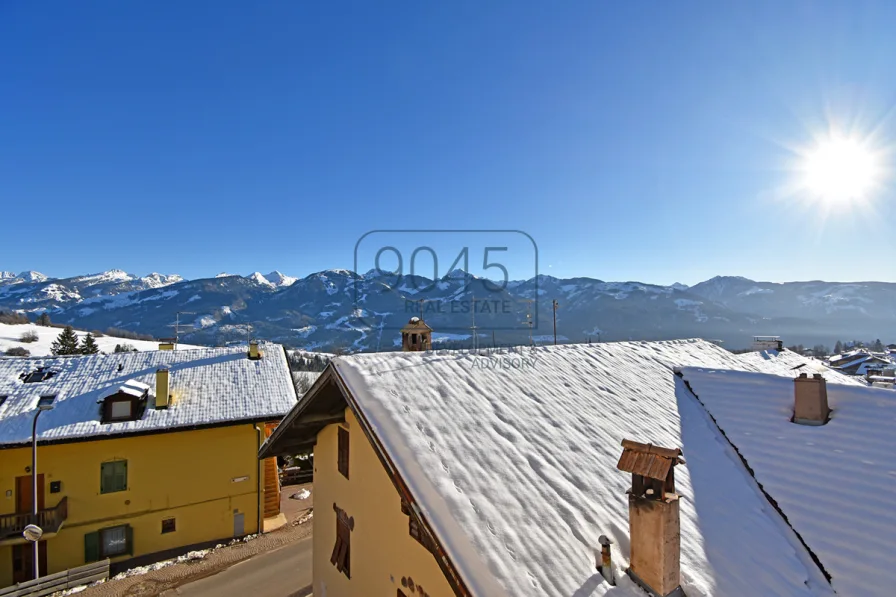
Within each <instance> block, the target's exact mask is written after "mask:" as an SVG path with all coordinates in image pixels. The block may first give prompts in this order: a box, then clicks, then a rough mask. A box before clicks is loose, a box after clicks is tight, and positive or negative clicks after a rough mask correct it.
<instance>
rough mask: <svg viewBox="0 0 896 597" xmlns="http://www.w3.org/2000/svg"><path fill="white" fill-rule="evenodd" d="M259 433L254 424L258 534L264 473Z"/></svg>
mask: <svg viewBox="0 0 896 597" xmlns="http://www.w3.org/2000/svg"><path fill="white" fill-rule="evenodd" d="M261 433H262V431H261V429H260V428H259V427H258V425H256V426H255V443H256V446H255V463H256V464H255V471H256V474H257V475H258V479H257V482H256V483H255V507H256V509H257V510H258V520H257V521H256V524H257V525H258V526H257V530H256V531H255V533H256V534H258V535H261V531H262V526H261V509H262V507H263V506H262V503H261V484H262V482H263V480H262V476H263V475H264V469H262V460H261V458H259V457H258V452H259V451H260V450H261Z"/></svg>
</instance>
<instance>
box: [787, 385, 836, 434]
mask: <svg viewBox="0 0 896 597" xmlns="http://www.w3.org/2000/svg"><path fill="white" fill-rule="evenodd" d="M830 416H831V409H830V408H828V386H827V382H826V381H825V379H824V377H822V375H821V373H816V374H815V375H813V376H812V377H809V376H807V375H806V374H805V373H800V376H799V377H797V378H796V379H794V380H793V422H794V423H797V424H799V425H824V424H825V423H827V422H828V419H829V418H830Z"/></svg>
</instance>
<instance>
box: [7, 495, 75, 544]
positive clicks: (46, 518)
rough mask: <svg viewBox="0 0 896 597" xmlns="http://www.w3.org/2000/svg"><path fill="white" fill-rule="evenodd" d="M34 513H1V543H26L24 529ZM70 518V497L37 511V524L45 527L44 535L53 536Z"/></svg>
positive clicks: (42, 527)
mask: <svg viewBox="0 0 896 597" xmlns="http://www.w3.org/2000/svg"><path fill="white" fill-rule="evenodd" d="M32 516H33V515H32V514H31V513H30V512H29V513H26V514H0V545H12V544H14V543H25V541H26V540H25V537H23V536H22V531H24V530H25V527H26V526H27V525H29V524H31V518H32ZM66 518H68V497H63V498H62V500H61V501H60V502H59V503H58V504H56V505H55V506H54V507H52V508H46V509H44V510H40V511H39V512H38V513H37V526H39V527H40V528H41V529H43V531H44V534H43V536H44V537H52V536H53V535H55V534H56V533H58V532H59V529H61V528H62V525H63V524H64V523H65V519H66Z"/></svg>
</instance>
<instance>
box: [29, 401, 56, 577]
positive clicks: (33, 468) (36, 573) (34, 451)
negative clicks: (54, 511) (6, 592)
mask: <svg viewBox="0 0 896 597" xmlns="http://www.w3.org/2000/svg"><path fill="white" fill-rule="evenodd" d="M45 410H53V405H52V404H41V403H38V405H37V412H36V413H34V422H33V423H32V425H31V524H33V525H37V522H38V520H37V417H39V416H40V413H42V412H44V411H45ZM38 528H39V527H38ZM39 541H40V535H39V534H38V539H37V540H36V541H32V542H31V544H32V545H33V546H34V555H33V557H34V578H35V580H37V579H38V578H39V577H40V558H39V557H38V543H39Z"/></svg>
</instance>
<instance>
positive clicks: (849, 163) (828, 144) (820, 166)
mask: <svg viewBox="0 0 896 597" xmlns="http://www.w3.org/2000/svg"><path fill="white" fill-rule="evenodd" d="M803 169H804V174H805V185H806V187H807V189H808V190H809V192H810V193H812V194H813V195H814V196H815V197H817V198H819V199H822V200H824V201H825V202H826V203H841V202H847V201H853V200H862V199H866V198H867V197H868V195H869V194H870V193H871V192H872V191H873V190H874V187H875V186H876V185H877V184H878V183H879V182H880V181H879V175H880V172H879V164H878V162H877V158H876V156H875V155H874V154H873V153H872V152H870V151H869V150H868V149H867V148H866V147H864V146H863V145H862V144H861V143H859V142H858V141H856V140H855V139H849V138H845V137H831V138H829V139H826V140H824V141H822V142H821V143H819V144H818V146H817V147H816V148H815V149H814V150H813V151H811V152H809V153H808V154H807V155H806V156H805V163H804V168H803Z"/></svg>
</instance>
